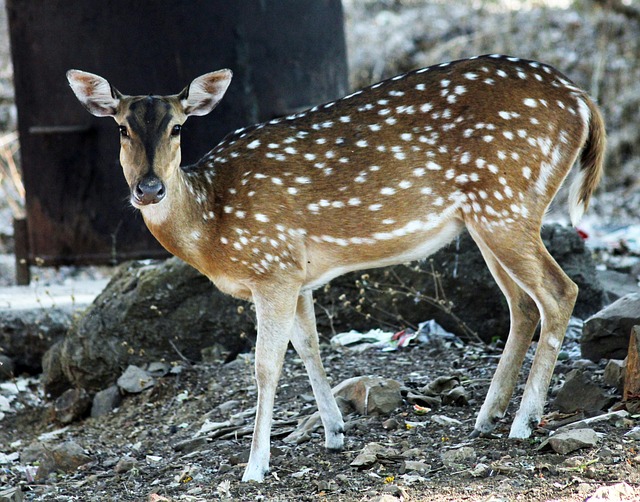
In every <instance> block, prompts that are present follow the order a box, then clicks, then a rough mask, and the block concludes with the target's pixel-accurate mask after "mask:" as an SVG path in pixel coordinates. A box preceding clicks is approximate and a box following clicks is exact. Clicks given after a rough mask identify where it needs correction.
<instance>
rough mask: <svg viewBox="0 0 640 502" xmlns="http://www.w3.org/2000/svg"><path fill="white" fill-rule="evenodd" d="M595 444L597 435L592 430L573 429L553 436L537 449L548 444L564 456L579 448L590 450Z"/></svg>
mask: <svg viewBox="0 0 640 502" xmlns="http://www.w3.org/2000/svg"><path fill="white" fill-rule="evenodd" d="M597 443H598V435H597V434H596V431H594V430H593V429H573V430H570V431H566V432H558V433H556V434H554V435H553V436H551V437H550V438H549V439H547V440H546V441H544V442H543V443H542V444H541V445H540V446H539V447H538V448H539V449H542V448H544V447H545V446H546V445H547V444H548V445H549V446H551V448H553V451H555V452H556V453H560V454H561V455H566V454H568V453H571V452H572V451H576V450H579V449H581V448H591V447H593V446H595V445H596V444H597Z"/></svg>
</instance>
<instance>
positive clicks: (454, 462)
mask: <svg viewBox="0 0 640 502" xmlns="http://www.w3.org/2000/svg"><path fill="white" fill-rule="evenodd" d="M440 458H441V459H442V463H443V464H444V465H446V466H447V467H454V466H459V465H464V464H468V463H470V462H473V461H474V460H475V459H476V451H475V450H474V449H473V448H471V447H470V446H462V447H460V448H456V449H453V450H447V451H445V452H444V453H443V454H442V455H441V456H440Z"/></svg>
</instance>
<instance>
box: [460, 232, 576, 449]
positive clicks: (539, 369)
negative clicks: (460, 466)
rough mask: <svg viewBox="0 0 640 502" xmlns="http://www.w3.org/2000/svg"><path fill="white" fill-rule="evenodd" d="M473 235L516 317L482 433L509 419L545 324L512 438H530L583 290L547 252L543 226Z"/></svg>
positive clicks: (482, 418) (482, 417)
mask: <svg viewBox="0 0 640 502" xmlns="http://www.w3.org/2000/svg"><path fill="white" fill-rule="evenodd" d="M533 227H535V228H533ZM469 230H470V232H471V235H472V236H473V238H474V240H475V241H476V242H477V243H478V246H479V247H480V249H481V251H482V253H483V255H484V257H485V259H486V261H487V264H488V266H489V268H490V269H491V272H492V274H493V275H494V277H495V278H496V281H497V282H498V284H499V285H500V287H501V289H502V291H503V293H504V294H505V296H506V297H507V301H508V303H509V310H510V313H511V328H510V331H509V339H508V340H507V344H506V345H505V349H504V351H503V354H502V357H501V359H500V363H499V364H498V368H497V370H496V373H495V375H494V377H493V380H492V382H491V386H490V388H489V393H488V394H487V398H486V400H485V403H484V404H483V406H482V408H481V410H480V413H479V415H478V420H477V421H476V433H479V432H488V431H490V430H491V429H492V428H493V425H494V424H495V421H496V420H497V419H498V418H500V417H501V416H503V415H504V412H505V410H506V407H507V405H508V404H509V400H510V399H511V395H512V393H513V389H514V388H515V384H516V381H517V378H518V374H519V372H520V368H521V366H522V362H523V360H524V356H525V354H526V351H527V349H528V347H529V345H530V343H531V339H532V337H533V333H534V331H535V328H536V326H537V324H538V320H540V319H541V321H542V325H541V333H540V342H539V343H538V347H537V349H536V354H535V357H534V361H533V365H532V367H531V370H530V372H529V376H528V378H527V383H526V385H525V390H524V394H523V397H522V401H521V404H520V408H519V410H518V412H517V414H516V417H515V419H514V421H513V424H512V427H511V432H510V436H511V437H518V438H525V437H529V436H530V434H531V431H532V428H533V427H535V426H536V425H537V424H538V423H539V421H540V418H541V416H542V411H543V408H544V404H545V401H546V396H547V390H548V387H549V384H550V382H551V377H552V375H553V368H554V366H555V363H556V359H557V356H558V352H559V351H560V347H561V345H562V340H563V338H564V334H565V331H566V328H567V325H568V323H569V318H570V316H571V312H572V311H573V306H574V304H575V300H576V297H577V294H578V288H577V286H576V285H575V284H574V283H573V282H572V281H571V279H569V277H567V275H566V274H565V273H564V272H563V271H562V269H561V268H560V266H559V265H558V264H557V263H556V261H555V260H554V259H553V257H552V256H551V255H550V254H549V252H548V251H547V249H546V248H545V247H544V244H543V243H542V239H541V237H540V228H539V226H535V225H531V224H529V225H527V224H526V223H524V222H522V224H521V225H511V226H510V227H508V228H505V227H498V226H495V227H494V228H492V229H489V228H487V227H485V226H481V225H474V224H470V225H469Z"/></svg>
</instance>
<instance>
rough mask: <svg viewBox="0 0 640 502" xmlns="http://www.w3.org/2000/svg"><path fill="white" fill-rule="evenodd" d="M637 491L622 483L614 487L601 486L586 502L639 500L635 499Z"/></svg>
mask: <svg viewBox="0 0 640 502" xmlns="http://www.w3.org/2000/svg"><path fill="white" fill-rule="evenodd" d="M636 495H637V494H636V491H635V490H634V488H633V487H632V486H631V485H629V484H627V483H625V482H624V481H622V482H621V483H616V484H614V485H608V486H601V487H599V488H598V489H596V491H594V492H593V493H592V494H591V495H590V496H589V497H587V499H586V500H585V502H601V501H605V500H606V501H609V502H613V501H616V500H619V501H622V500H632V497H633V500H637V499H636V498H635V496H636Z"/></svg>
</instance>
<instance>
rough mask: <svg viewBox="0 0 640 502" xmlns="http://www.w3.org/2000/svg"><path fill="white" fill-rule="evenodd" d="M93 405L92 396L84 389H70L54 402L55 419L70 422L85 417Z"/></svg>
mask: <svg viewBox="0 0 640 502" xmlns="http://www.w3.org/2000/svg"><path fill="white" fill-rule="evenodd" d="M90 405H91V398H90V397H89V394H87V391H86V390H84V389H68V390H66V391H65V392H64V393H63V394H62V395H61V396H60V397H59V398H58V399H56V400H55V402H54V404H53V412H54V415H55V419H56V420H57V421H58V422H60V423H62V424H70V423H71V422H75V421H76V420H79V419H81V418H83V417H84V415H85V413H86V412H87V410H88V409H89V406H90Z"/></svg>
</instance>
